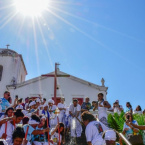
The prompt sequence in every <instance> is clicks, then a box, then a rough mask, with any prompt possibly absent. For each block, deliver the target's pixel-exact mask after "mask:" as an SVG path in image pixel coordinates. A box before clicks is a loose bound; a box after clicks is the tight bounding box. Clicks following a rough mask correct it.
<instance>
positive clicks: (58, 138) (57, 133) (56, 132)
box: [50, 122, 64, 145]
mask: <svg viewBox="0 0 145 145" xmlns="http://www.w3.org/2000/svg"><path fill="white" fill-rule="evenodd" d="M50 135H51V140H52V141H53V145H59V142H60V144H61V143H62V142H63V138H64V124H63V123H61V122H60V123H59V124H58V125H56V127H55V128H52V130H51V132H50Z"/></svg>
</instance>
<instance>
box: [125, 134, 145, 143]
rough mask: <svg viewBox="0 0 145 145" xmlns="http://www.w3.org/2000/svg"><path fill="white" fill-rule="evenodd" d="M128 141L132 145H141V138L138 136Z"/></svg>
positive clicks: (133, 136) (131, 137)
mask: <svg viewBox="0 0 145 145" xmlns="http://www.w3.org/2000/svg"><path fill="white" fill-rule="evenodd" d="M128 140H129V142H130V143H131V144H132V145H143V138H142V135H140V134H138V135H132V136H130V138H129V139H128Z"/></svg>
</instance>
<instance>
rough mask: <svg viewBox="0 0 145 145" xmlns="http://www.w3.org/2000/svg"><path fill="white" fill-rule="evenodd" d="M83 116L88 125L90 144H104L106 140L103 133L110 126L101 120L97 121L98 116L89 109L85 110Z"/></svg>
mask: <svg viewBox="0 0 145 145" xmlns="http://www.w3.org/2000/svg"><path fill="white" fill-rule="evenodd" d="M81 118H82V121H83V123H84V125H85V126H86V130H85V134H86V140H87V143H88V145H103V144H104V143H105V142H104V140H103V138H102V134H103V132H104V131H106V130H108V129H109V128H108V127H106V126H105V125H104V124H103V123H101V122H100V121H96V118H95V117H94V116H93V115H92V114H91V113H90V112H88V111H85V112H83V113H82V115H81Z"/></svg>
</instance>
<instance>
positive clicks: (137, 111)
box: [133, 105, 142, 114]
mask: <svg viewBox="0 0 145 145" xmlns="http://www.w3.org/2000/svg"><path fill="white" fill-rule="evenodd" d="M133 114H142V109H141V107H140V105H138V106H137V107H136V109H135V110H134V111H133Z"/></svg>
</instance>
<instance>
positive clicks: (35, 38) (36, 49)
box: [32, 18, 40, 74]
mask: <svg viewBox="0 0 145 145" xmlns="http://www.w3.org/2000/svg"><path fill="white" fill-rule="evenodd" d="M34 21H35V20H34V18H32V24H33V35H34V46H35V54H36V60H37V72H38V73H39V74H40V70H39V69H40V65H39V56H38V45H37V35H36V28H35V22H34Z"/></svg>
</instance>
